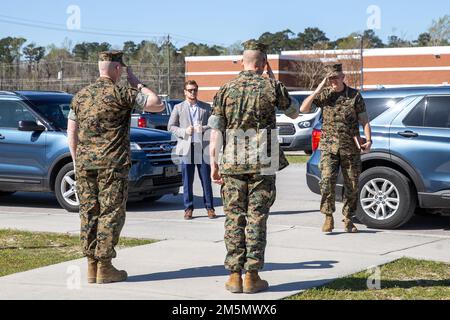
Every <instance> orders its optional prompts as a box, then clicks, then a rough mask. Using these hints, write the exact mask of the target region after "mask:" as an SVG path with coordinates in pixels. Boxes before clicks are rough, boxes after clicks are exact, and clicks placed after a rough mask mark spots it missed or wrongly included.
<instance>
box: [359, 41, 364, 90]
mask: <svg viewBox="0 0 450 320" xmlns="http://www.w3.org/2000/svg"><path fill="white" fill-rule="evenodd" d="M363 53H364V34H361V53H360V54H361V91H363V90H364V55H363Z"/></svg>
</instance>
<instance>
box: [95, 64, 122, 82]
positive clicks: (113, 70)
mask: <svg viewBox="0 0 450 320" xmlns="http://www.w3.org/2000/svg"><path fill="white" fill-rule="evenodd" d="M98 70H99V72H100V76H101V77H108V78H111V79H112V80H113V81H114V82H117V81H118V80H119V79H120V76H121V73H122V72H121V70H122V65H121V64H120V62H115V61H99V62H98Z"/></svg>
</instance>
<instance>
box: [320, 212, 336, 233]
mask: <svg viewBox="0 0 450 320" xmlns="http://www.w3.org/2000/svg"><path fill="white" fill-rule="evenodd" d="M333 229H334V219H333V216H330V215H326V216H325V223H324V224H323V227H322V232H331V231H333Z"/></svg>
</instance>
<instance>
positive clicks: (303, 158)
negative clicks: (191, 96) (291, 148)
mask: <svg viewBox="0 0 450 320" xmlns="http://www.w3.org/2000/svg"><path fill="white" fill-rule="evenodd" d="M286 158H287V160H288V161H289V163H290V164H299V163H306V162H308V160H309V156H286Z"/></svg>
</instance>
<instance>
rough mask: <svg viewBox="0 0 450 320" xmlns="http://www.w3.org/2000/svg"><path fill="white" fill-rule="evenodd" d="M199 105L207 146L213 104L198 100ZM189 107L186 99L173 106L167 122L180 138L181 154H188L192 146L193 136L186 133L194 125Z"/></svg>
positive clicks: (169, 128)
mask: <svg viewBox="0 0 450 320" xmlns="http://www.w3.org/2000/svg"><path fill="white" fill-rule="evenodd" d="M197 105H198V107H199V111H200V113H199V115H198V119H199V120H200V121H201V123H202V126H203V147H204V148H205V147H206V146H207V145H209V138H208V136H207V135H208V134H209V130H208V129H209V127H208V119H209V117H210V116H211V106H210V105H209V104H207V103H205V102H202V101H198V102H197ZM189 108H190V104H189V102H188V101H186V100H185V101H183V102H182V103H180V104H177V105H176V106H175V107H174V108H173V110H172V113H171V115H170V119H169V123H168V124H167V129H168V130H169V131H170V132H171V133H172V134H174V135H175V136H176V137H177V139H178V143H177V148H176V153H177V154H178V155H180V156H184V155H187V154H188V152H189V150H190V147H191V141H192V136H189V135H187V134H186V129H187V128H188V127H189V126H194V124H193V123H192V119H191V115H190V111H189Z"/></svg>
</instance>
